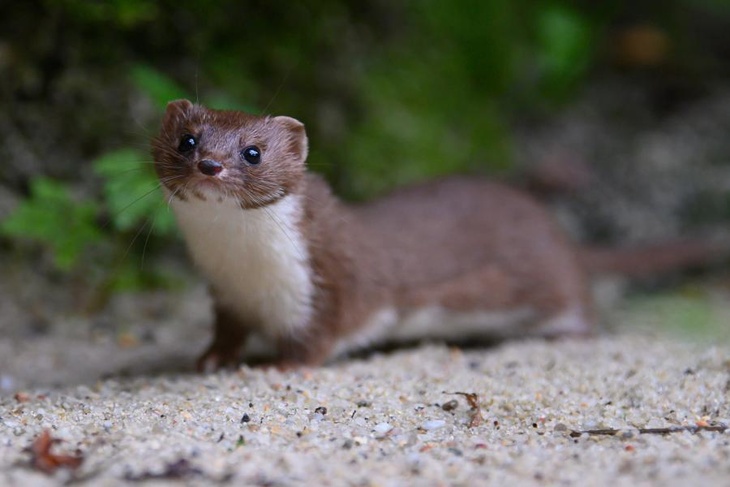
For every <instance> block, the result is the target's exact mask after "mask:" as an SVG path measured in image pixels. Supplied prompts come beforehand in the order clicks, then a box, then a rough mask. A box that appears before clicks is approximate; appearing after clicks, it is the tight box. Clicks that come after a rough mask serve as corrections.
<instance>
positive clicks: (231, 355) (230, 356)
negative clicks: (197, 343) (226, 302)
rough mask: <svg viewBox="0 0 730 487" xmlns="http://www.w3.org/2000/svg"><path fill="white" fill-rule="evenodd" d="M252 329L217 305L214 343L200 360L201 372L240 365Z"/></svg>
mask: <svg viewBox="0 0 730 487" xmlns="http://www.w3.org/2000/svg"><path fill="white" fill-rule="evenodd" d="M249 333H250V328H249V327H248V326H247V325H246V323H244V322H242V321H241V319H240V318H239V317H237V316H236V315H235V314H234V313H232V312H230V311H229V310H227V309H225V308H223V307H221V306H220V305H216V307H215V324H214V329H213V341H212V342H211V344H210V345H209V346H208V349H207V350H206V351H205V353H203V355H202V356H201V357H200V358H199V359H198V362H197V369H198V371H199V372H210V371H214V370H218V369H223V368H233V367H236V366H237V365H238V364H239V361H240V355H241V351H242V349H243V346H244V345H245V344H246V339H247V338H248V335H249Z"/></svg>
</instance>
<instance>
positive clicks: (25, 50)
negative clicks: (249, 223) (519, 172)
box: [0, 0, 730, 288]
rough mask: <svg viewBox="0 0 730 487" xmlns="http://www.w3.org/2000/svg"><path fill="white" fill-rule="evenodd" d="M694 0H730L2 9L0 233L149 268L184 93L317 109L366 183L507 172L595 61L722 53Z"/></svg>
mask: <svg viewBox="0 0 730 487" xmlns="http://www.w3.org/2000/svg"><path fill="white" fill-rule="evenodd" d="M688 12H693V13H694V14H696V15H700V16H730V9H729V6H728V2H725V1H721V0H714V1H711V0H704V1H696V0H670V1H667V2H651V1H648V0H647V1H638V2H628V1H617V0H608V1H603V2H593V1H589V0H584V1H578V0H574V1H570V0H523V1H515V0H454V1H451V2H443V1H437V0H419V1H407V2H387V1H384V0H365V1H336V0H322V1H317V2H304V1H294V2H269V1H264V0H258V1H235V0H223V1H219V2H208V1H203V0H175V1H172V0H162V1H159V2H150V1H145V0H113V1H107V2H89V1H85V0H31V1H27V2H16V3H14V4H13V6H12V7H11V8H9V9H7V8H6V9H5V11H4V15H3V18H2V19H1V20H0V78H1V79H2V80H3V81H1V82H0V98H1V99H2V100H3V102H2V105H3V106H4V109H3V110H4V111H5V113H4V114H2V115H1V116H0V128H3V130H4V132H3V134H2V137H5V138H6V139H7V140H6V141H5V143H4V144H2V148H1V149H0V156H2V157H3V160H4V162H5V163H4V164H3V165H2V166H0V185H3V186H5V187H7V188H10V190H11V192H13V193H14V194H22V195H23V200H22V201H21V202H20V203H19V204H18V205H17V207H16V208H15V210H14V211H12V212H11V213H8V214H6V215H5V219H4V221H2V222H0V232H2V234H3V235H5V236H6V237H8V238H10V239H30V240H34V241H37V242H39V243H40V244H41V245H42V246H43V247H45V248H47V249H49V250H50V251H51V252H52V253H53V256H54V259H53V262H55V265H56V266H57V267H58V268H60V269H64V270H69V269H70V270H71V271H72V272H73V269H85V268H88V267H89V266H90V265H92V264H90V262H93V265H94V266H96V267H99V261H98V259H101V260H102V261H103V260H104V259H108V260H111V261H115V262H116V261H118V260H119V259H120V258H121V257H120V256H126V255H128V254H129V255H130V257H129V258H128V259H127V261H128V262H130V263H131V265H130V270H125V271H120V269H119V266H106V268H108V269H112V270H113V275H114V276H117V277H110V276H109V275H107V276H103V277H100V278H99V279H101V280H102V281H104V282H107V283H108V282H109V281H110V280H111V281H114V280H115V279H118V281H119V283H122V284H124V285H130V286H132V287H135V286H137V287H138V286H141V285H143V284H144V283H145V282H150V280H149V279H147V278H145V277H144V276H142V274H143V273H144V272H146V271H143V270H140V266H139V264H138V261H139V254H140V253H142V252H144V251H145V249H151V251H154V250H155V249H156V248H159V247H160V246H162V245H164V240H159V239H160V238H162V239H164V238H167V237H169V236H170V235H171V234H172V228H173V225H172V222H171V219H170V214H169V212H167V211H166V209H165V207H164V204H163V202H162V200H161V196H160V192H159V190H158V188H157V182H156V180H155V177H154V173H153V171H152V166H151V164H150V162H151V161H150V159H149V156H148V155H147V154H148V150H147V147H146V146H147V143H148V140H149V138H150V137H151V136H152V134H153V133H154V131H155V130H156V128H155V126H156V123H157V121H158V120H159V117H160V116H161V114H162V110H163V108H164V105H165V103H166V102H167V101H169V100H171V99H175V98H179V97H188V98H192V99H195V100H199V101H200V102H202V103H205V104H207V105H210V106H213V107H216V108H236V109H245V110H249V111H253V112H255V113H286V114H289V115H292V116H294V117H297V118H299V119H301V120H302V121H304V122H305V124H306V125H307V128H308V132H309V136H310V139H311V142H310V146H311V148H312V151H311V154H310V159H309V160H310V166H311V168H312V169H313V170H316V171H320V172H322V173H323V174H325V175H326V177H328V179H329V180H330V181H331V182H332V183H333V184H334V185H335V187H336V189H337V191H338V192H339V193H340V194H342V195H344V196H346V197H348V198H350V199H361V198H366V197H369V196H372V195H374V194H377V193H379V192H381V191H383V190H385V189H387V188H389V187H392V186H394V185H398V184H402V183H404V182H408V181H414V180H419V179H424V178H428V177H431V176H435V175H439V174H445V173H450V172H455V171H480V172H499V171H505V170H508V169H509V168H510V167H511V162H512V158H511V154H512V149H513V147H512V143H511V139H510V131H509V127H510V123H511V122H512V121H513V120H514V119H515V118H518V117H522V118H531V117H538V118H539V117H542V116H545V115H547V114H549V113H550V112H551V110H553V109H555V108H556V107H559V106H561V104H562V103H565V102H568V101H570V100H571V98H572V97H574V96H575V94H576V93H577V92H579V91H580V89H581V87H582V86H583V85H584V83H585V81H586V80H587V79H589V78H590V76H592V75H595V74H596V73H601V72H602V71H606V70H629V71H631V70H636V71H642V70H643V72H646V73H649V74H652V75H655V74H656V73H659V74H660V75H661V73H670V74H671V75H672V76H685V77H688V78H692V77H693V76H701V75H702V69H704V67H706V66H707V65H713V63H714V64H718V63H719V62H720V61H719V60H718V56H722V54H723V52H722V49H719V50H715V51H713V50H712V49H708V48H707V46H706V45H705V44H700V43H698V42H696V39H694V38H693V31H692V29H693V25H692V24H691V22H690V19H691V18H692V17H691V15H689V14H688ZM632 29H633V30H632ZM711 41H714V40H711ZM0 218H2V214H0ZM149 233H152V234H154V235H155V236H156V237H155V238H156V239H158V240H157V242H158V243H155V242H152V243H150V240H149V239H148V234H149ZM99 242H103V245H100V244H99ZM160 242H161V243H160ZM91 244H93V245H94V247H96V248H99V247H103V248H105V249H107V250H106V251H104V252H101V253H100V252H87V250H88V248H89V246H90V245H91ZM99 254H101V256H100V255H99ZM90 256H93V257H94V258H95V259H97V260H93V261H90V260H89V259H90V258H91V257H90ZM101 267H105V266H104V265H102V266H101ZM135 275H136V277H131V278H130V276H135ZM115 285H116V284H115V283H114V282H112V284H110V286H111V287H112V288H113V287H114V286H115Z"/></svg>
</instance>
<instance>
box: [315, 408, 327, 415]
mask: <svg viewBox="0 0 730 487" xmlns="http://www.w3.org/2000/svg"><path fill="white" fill-rule="evenodd" d="M314 412H315V413H318V414H321V415H322V416H324V415H325V414H327V408H326V407H324V406H318V407H317V408H316V409H315V410H314Z"/></svg>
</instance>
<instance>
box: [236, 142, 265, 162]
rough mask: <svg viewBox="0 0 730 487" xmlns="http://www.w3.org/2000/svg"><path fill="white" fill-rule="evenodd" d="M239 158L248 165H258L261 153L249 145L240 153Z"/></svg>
mask: <svg viewBox="0 0 730 487" xmlns="http://www.w3.org/2000/svg"><path fill="white" fill-rule="evenodd" d="M241 157H243V158H244V159H245V160H246V162H248V163H249V164H258V163H259V162H261V151H260V150H259V148H258V147H256V146H255V145H249V146H248V147H246V148H245V149H243V150H242V151H241Z"/></svg>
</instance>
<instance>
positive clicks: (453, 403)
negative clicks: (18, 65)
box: [441, 399, 459, 411]
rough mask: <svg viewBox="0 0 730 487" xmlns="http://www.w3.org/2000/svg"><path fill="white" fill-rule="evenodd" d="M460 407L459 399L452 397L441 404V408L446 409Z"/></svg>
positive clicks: (451, 409) (450, 409)
mask: <svg viewBox="0 0 730 487" xmlns="http://www.w3.org/2000/svg"><path fill="white" fill-rule="evenodd" d="M458 407H459V401H457V400H456V399H452V400H451V401H449V402H445V403H444V404H442V405H441V409H443V410H444V411H453V410H454V409H456V408H458Z"/></svg>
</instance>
